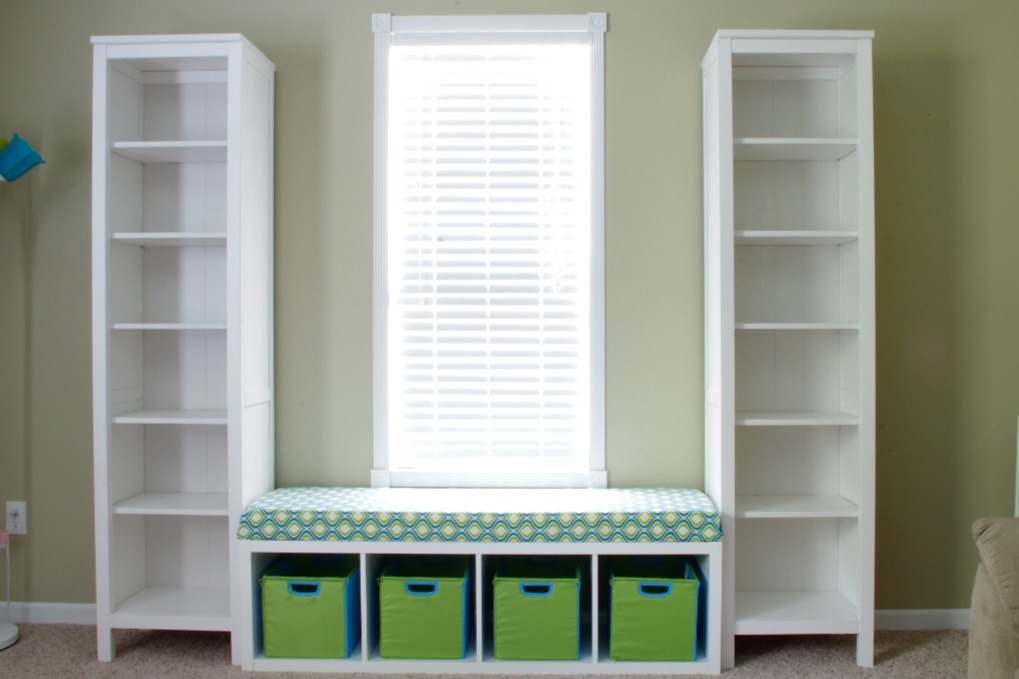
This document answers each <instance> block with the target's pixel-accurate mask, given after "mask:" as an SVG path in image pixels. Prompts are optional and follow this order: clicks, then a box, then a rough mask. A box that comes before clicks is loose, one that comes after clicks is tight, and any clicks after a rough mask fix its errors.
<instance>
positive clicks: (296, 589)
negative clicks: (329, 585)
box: [287, 580, 322, 596]
mask: <svg viewBox="0 0 1019 679" xmlns="http://www.w3.org/2000/svg"><path fill="white" fill-rule="evenodd" d="M287 589H288V590H289V591H290V593H291V594H293V595H294V596H318V593H319V591H320V590H321V589H322V583H320V582H302V581H299V580H292V581H290V582H288V583H287Z"/></svg>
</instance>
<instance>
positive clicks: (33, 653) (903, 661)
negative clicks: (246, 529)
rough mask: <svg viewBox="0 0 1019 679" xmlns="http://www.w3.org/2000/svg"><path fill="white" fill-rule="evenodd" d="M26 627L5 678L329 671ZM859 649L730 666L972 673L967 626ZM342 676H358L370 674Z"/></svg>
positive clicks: (750, 640)
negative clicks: (244, 665) (107, 644)
mask: <svg viewBox="0 0 1019 679" xmlns="http://www.w3.org/2000/svg"><path fill="white" fill-rule="evenodd" d="M20 629H21V639H20V640H19V641H18V643H17V644H15V645H14V646H12V647H10V648H8V649H7V650H5V651H0V677H2V678H3V679H36V678H39V677H54V678H55V679H56V678H59V679H67V678H71V677H74V678H78V677H80V678H83V679H92V678H100V677H102V678H104V679H105V678H107V677H110V678H114V679H116V678H118V677H123V678H125V679H126V678H129V677H130V678H131V679H136V678H144V679H165V678H170V677H188V678H189V679H207V678H209V679H211V678H214V677H248V678H249V679H277V678H281V677H305V678H306V679H310V678H311V677H315V676H324V675H311V674H292V673H277V672H258V673H251V674H248V673H245V672H242V671H241V670H240V669H239V668H236V667H233V666H231V665H230V644H229V639H228V637H227V635H225V634H213V633H194V632H137V631H119V632H117V647H118V648H117V650H118V655H117V659H116V660H115V661H114V662H112V663H100V662H98V661H97V660H96V656H95V641H96V634H95V628H94V627H86V626H81V625H21V626H20ZM853 654H854V639H853V638H851V637H743V638H740V639H739V640H738V641H737V647H736V662H737V666H736V668H735V669H733V670H731V671H729V672H726V673H725V676H726V677H732V678H733V679H737V678H742V679H750V678H755V679H756V678H766V679H772V678H777V677H788V678H789V679H792V678H794V677H795V678H797V679H799V678H801V677H817V678H821V677H823V678H824V679H841V678H842V677H871V678H874V679H877V678H878V677H881V678H884V677H889V678H891V677H894V678H895V679H939V678H941V677H950V678H952V679H961V678H964V677H965V676H966V632H964V631H958V630H956V631H949V632H879V633H878V635H877V642H876V655H877V663H876V666H875V667H874V669H871V670H865V669H861V668H859V667H857V666H856V664H855V658H854V655H853ZM331 676H337V675H331ZM339 676H347V677H350V678H351V679H356V678H357V677H359V676H360V677H364V676H366V675H339ZM371 676H373V677H379V676H385V675H371ZM389 676H394V675H389ZM421 676H429V675H421ZM431 676H434V675H431ZM463 676H467V675H463ZM489 676H493V677H494V676H497V675H489Z"/></svg>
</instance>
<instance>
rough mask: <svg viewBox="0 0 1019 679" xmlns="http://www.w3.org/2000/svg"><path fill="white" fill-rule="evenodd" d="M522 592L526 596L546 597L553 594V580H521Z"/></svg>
mask: <svg viewBox="0 0 1019 679" xmlns="http://www.w3.org/2000/svg"><path fill="white" fill-rule="evenodd" d="M520 593H521V594H523V595H524V596H539V597H545V596H550V595H551V594H552V583H551V582H521V583H520Z"/></svg>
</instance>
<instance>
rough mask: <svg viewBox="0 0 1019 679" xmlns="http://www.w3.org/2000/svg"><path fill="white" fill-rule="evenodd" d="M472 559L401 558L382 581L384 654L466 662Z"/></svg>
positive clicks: (380, 580) (384, 655)
mask: <svg viewBox="0 0 1019 679" xmlns="http://www.w3.org/2000/svg"><path fill="white" fill-rule="evenodd" d="M471 560H472V559H471V557H468V556H428V555H415V556H399V557H396V558H394V559H393V561H392V562H391V563H390V564H389V565H388V566H387V567H386V569H385V570H384V571H383V572H382V575H381V576H379V655H381V656H382V657H383V658H414V659H431V658H447V659H450V658H453V659H455V658H462V657H464V655H465V654H466V652H467V640H468V638H469V636H470V634H469V633H470V620H471V610H472V609H471V600H472V597H471V594H470V591H471V590H470V583H471Z"/></svg>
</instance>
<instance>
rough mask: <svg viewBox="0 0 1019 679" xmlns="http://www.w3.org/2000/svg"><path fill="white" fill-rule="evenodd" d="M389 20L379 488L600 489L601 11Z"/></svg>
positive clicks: (380, 161) (381, 196) (379, 288)
mask: <svg viewBox="0 0 1019 679" xmlns="http://www.w3.org/2000/svg"><path fill="white" fill-rule="evenodd" d="M598 17H600V18H601V21H600V24H599V23H598V21H597V18H598ZM385 18H386V19H390V20H391V22H390V23H389V31H379V27H380V24H379V19H380V17H378V16H376V17H375V21H376V38H377V41H378V40H379V38H380V35H379V34H380V33H383V35H382V36H381V42H382V45H378V44H377V61H381V62H382V63H381V64H378V63H377V71H376V75H377V77H378V78H379V79H380V80H381V82H377V84H376V86H377V87H382V88H383V90H382V91H381V92H377V99H379V98H381V99H384V101H383V102H382V108H383V109H384V111H383V112H380V111H376V116H377V118H376V123H377V126H379V127H381V128H383V131H382V132H381V133H380V131H379V130H377V132H376V134H377V141H378V142H381V143H379V145H378V146H377V157H376V163H377V165H381V167H377V175H376V182H377V186H376V212H377V215H376V236H377V238H376V247H377V249H379V250H381V251H382V252H377V253H376V269H377V271H376V385H375V386H376V401H375V403H376V470H377V472H381V473H379V474H377V475H376V483H378V480H379V478H381V479H383V480H384V481H383V483H385V484H387V485H444V486H445V485H471V486H498V485H506V486H513V485H516V486H539V485H562V486H577V485H592V471H595V472H596V474H595V478H596V479H598V478H603V474H602V473H601V470H602V468H603V457H604V454H603V452H602V450H603V442H602V436H601V432H600V430H601V427H602V413H603V405H602V400H603V396H602V393H603V388H602V382H603V377H602V374H603V370H602V363H603V349H602V346H601V325H602V321H601V316H602V307H603V302H602V298H603V295H602V290H601V288H602V272H601V242H602V236H601V231H602V228H601V221H602V215H601V212H602V209H601V202H602V197H601V165H602V160H601V141H600V139H601V102H600V97H601V87H600V80H601V64H600V62H601V49H600V44H601V41H600V33H601V31H602V30H603V29H604V17H603V16H601V15H592V17H588V16H584V17H516V18H507V17H456V18H446V19H442V18H432V19H424V18H419V19H418V20H415V19H414V18H409V17H404V18H401V19H400V21H402V22H403V24H402V25H403V26H404V27H405V30H399V29H398V27H396V26H395V25H394V23H393V22H395V21H396V19H395V18H390V17H385ZM592 24H594V25H595V28H596V29H598V30H597V35H598V40H597V45H593V43H594V42H595V41H594V40H592V31H591V26H592ZM573 27H577V28H579V29H580V30H577V29H576V28H574V29H573V30H569V29H571V28H573ZM564 28H565V29H567V30H564ZM500 29H503V30H500ZM595 61H597V62H598V63H597V67H596V66H594V63H595ZM596 98H597V99H598V101H596ZM379 137H381V139H379ZM596 139H597V143H595V140H596ZM380 335H381V336H380ZM594 484H595V485H598V481H597V480H595V481H594Z"/></svg>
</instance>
